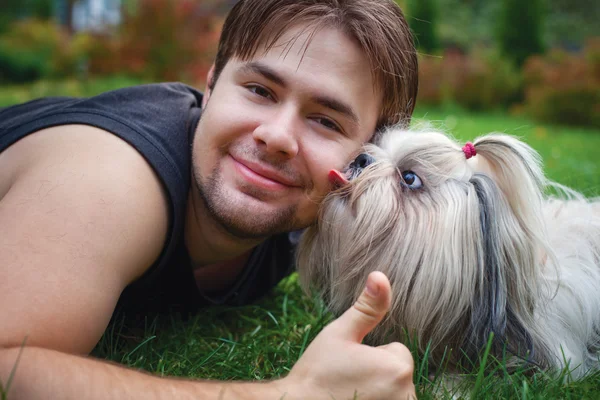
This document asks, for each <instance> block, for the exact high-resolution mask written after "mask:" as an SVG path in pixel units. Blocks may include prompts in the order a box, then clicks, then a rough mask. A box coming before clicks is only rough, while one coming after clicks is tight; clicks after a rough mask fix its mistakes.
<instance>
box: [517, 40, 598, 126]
mask: <svg viewBox="0 0 600 400" xmlns="http://www.w3.org/2000/svg"><path fill="white" fill-rule="evenodd" d="M524 76H525V80H526V82H527V92H526V99H525V110H526V112H528V113H529V114H530V115H531V116H532V117H534V118H536V119H537V120H540V121H545V122H552V123H560V124H569V125H581V126H593V127H597V128H598V127H600V39H597V40H595V41H593V40H590V41H589V42H588V44H587V46H586V48H585V50H584V52H583V53H582V54H569V53H565V52H562V51H558V50H556V51H553V52H551V53H550V54H548V55H547V56H546V57H532V58H530V59H529V60H528V61H527V63H526V65H525V68H524Z"/></svg>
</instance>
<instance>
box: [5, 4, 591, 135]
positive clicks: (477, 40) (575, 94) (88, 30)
mask: <svg viewBox="0 0 600 400" xmlns="http://www.w3.org/2000/svg"><path fill="white" fill-rule="evenodd" d="M0 1H1V4H2V5H1V6H0V85H1V86H0V88H1V89H0V107H2V106H6V105H10V104H14V103H18V102H22V101H26V100H29V99H31V98H34V97H39V96H45V95H74V96H87V95H92V94H95V93H97V92H101V91H104V90H109V89H114V88H117V87H122V86H127V85H133V84H137V83H144V82H155V81H174V80H177V81H183V82H186V83H189V84H191V85H194V86H196V87H199V88H201V89H202V88H203V87H204V79H205V75H206V73H207V71H208V68H209V67H210V64H211V61H212V59H213V57H214V54H215V49H216V45H217V41H218V37H219V33H220V29H221V26H222V22H223V19H224V17H225V15H226V13H227V11H228V10H229V9H230V8H231V7H232V5H233V4H235V0H0ZM398 3H399V4H400V5H401V7H402V8H403V10H404V11H405V14H406V16H407V19H408V22H409V24H410V25H411V28H412V29H413V31H414V33H415V36H416V41H417V45H418V49H419V53H420V75H421V77H420V90H419V100H418V105H419V107H425V108H427V107H433V108H435V109H453V108H458V109H462V110H469V111H473V112H484V111H501V112H504V113H506V114H507V115H511V116H526V117H527V118H531V120H533V121H539V122H543V123H558V124H564V125H574V126H583V127H592V128H598V127H600V23H599V21H600V2H599V1H597V0H527V1H523V0H398ZM450 128H452V127H450Z"/></svg>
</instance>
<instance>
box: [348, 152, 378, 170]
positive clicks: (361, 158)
mask: <svg viewBox="0 0 600 400" xmlns="http://www.w3.org/2000/svg"><path fill="white" fill-rule="evenodd" d="M374 162H375V159H374V158H373V157H372V156H370V155H369V154H367V153H361V154H359V155H358V157H356V158H355V159H354V161H352V164H350V168H355V169H363V168H366V167H367V166H368V165H371V164H373V163H374Z"/></svg>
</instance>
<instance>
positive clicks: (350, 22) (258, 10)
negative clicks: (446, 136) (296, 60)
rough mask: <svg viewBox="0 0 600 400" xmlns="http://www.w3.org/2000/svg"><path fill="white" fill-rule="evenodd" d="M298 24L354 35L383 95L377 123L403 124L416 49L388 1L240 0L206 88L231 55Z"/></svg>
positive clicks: (409, 107) (243, 54)
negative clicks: (334, 29) (328, 28)
mask: <svg viewBox="0 0 600 400" xmlns="http://www.w3.org/2000/svg"><path fill="white" fill-rule="evenodd" d="M298 24H306V27H307V29H312V31H309V32H312V34H314V33H315V32H316V31H317V30H318V29H319V28H322V27H335V28H338V29H340V31H342V32H344V33H346V34H347V35H348V36H349V37H350V38H352V39H353V40H355V41H356V43H357V44H358V45H359V46H360V48H361V49H362V51H363V52H364V54H365V56H366V57H367V59H368V60H369V63H370V65H371V68H372V70H373V78H374V81H375V85H376V87H375V88H374V90H378V91H379V92H380V93H381V95H382V98H383V103H382V108H381V114H380V116H379V119H378V123H377V128H378V129H379V128H381V127H382V126H384V125H390V124H398V123H401V124H403V125H408V123H409V122H410V118H411V115H412V112H413V110H414V107H415V100H416V96H417V88H418V74H417V54H416V50H415V47H414V43H413V38H412V35H411V32H410V29H409V27H408V24H407V23H406V20H405V19H404V15H403V13H402V10H400V7H398V5H397V4H396V3H395V2H394V1H392V0H240V1H239V2H238V3H237V4H236V5H235V6H234V7H233V9H232V10H231V12H230V13H229V15H228V16H227V19H226V20H225V24H224V26H223V32H222V34H221V39H220V41H219V48H218V51H217V56H216V60H215V69H214V75H213V80H212V82H209V87H210V88H211V89H212V88H213V87H214V84H215V82H216V80H217V79H218V77H219V74H220V73H221V71H222V70H223V68H224V67H225V64H227V62H228V61H229V59H230V58H231V57H236V58H239V59H241V60H248V59H251V58H252V57H254V55H255V53H256V51H257V50H258V49H259V47H260V46H263V45H264V46H265V47H266V48H267V49H269V48H271V47H272V46H273V45H274V44H275V42H277V40H278V39H279V38H280V37H281V36H282V35H283V34H284V33H285V32H286V31H287V30H288V29H290V28H291V27H293V26H296V25H298ZM307 45H308V44H307Z"/></svg>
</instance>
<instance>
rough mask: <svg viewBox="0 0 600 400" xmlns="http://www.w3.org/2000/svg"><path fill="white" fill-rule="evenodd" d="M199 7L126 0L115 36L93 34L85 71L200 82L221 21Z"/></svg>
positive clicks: (177, 0) (187, 1)
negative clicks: (121, 19)
mask: <svg viewBox="0 0 600 400" xmlns="http://www.w3.org/2000/svg"><path fill="white" fill-rule="evenodd" d="M217 5H218V4H215V7H216V6H217ZM202 7H207V5H206V4H203V3H200V2H198V1H194V0H145V1H138V2H133V1H130V2H128V3H127V7H126V8H125V11H126V13H125V15H124V21H123V23H122V25H121V27H120V31H119V32H118V35H115V36H104V37H96V38H95V41H94V46H93V49H92V51H91V57H90V72H91V73H92V74H99V75H106V74H112V73H119V74H127V75H132V76H136V77H139V78H140V79H147V80H168V81H173V80H182V81H187V82H191V83H197V82H200V81H203V80H204V79H205V76H206V74H207V72H208V69H209V68H210V65H211V64H212V61H213V58H214V55H215V54H216V47H217V43H218V38H219V34H220V29H221V24H222V21H221V18H220V17H218V16H216V15H214V14H213V13H212V12H208V11H207V10H204V9H203V8H202Z"/></svg>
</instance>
